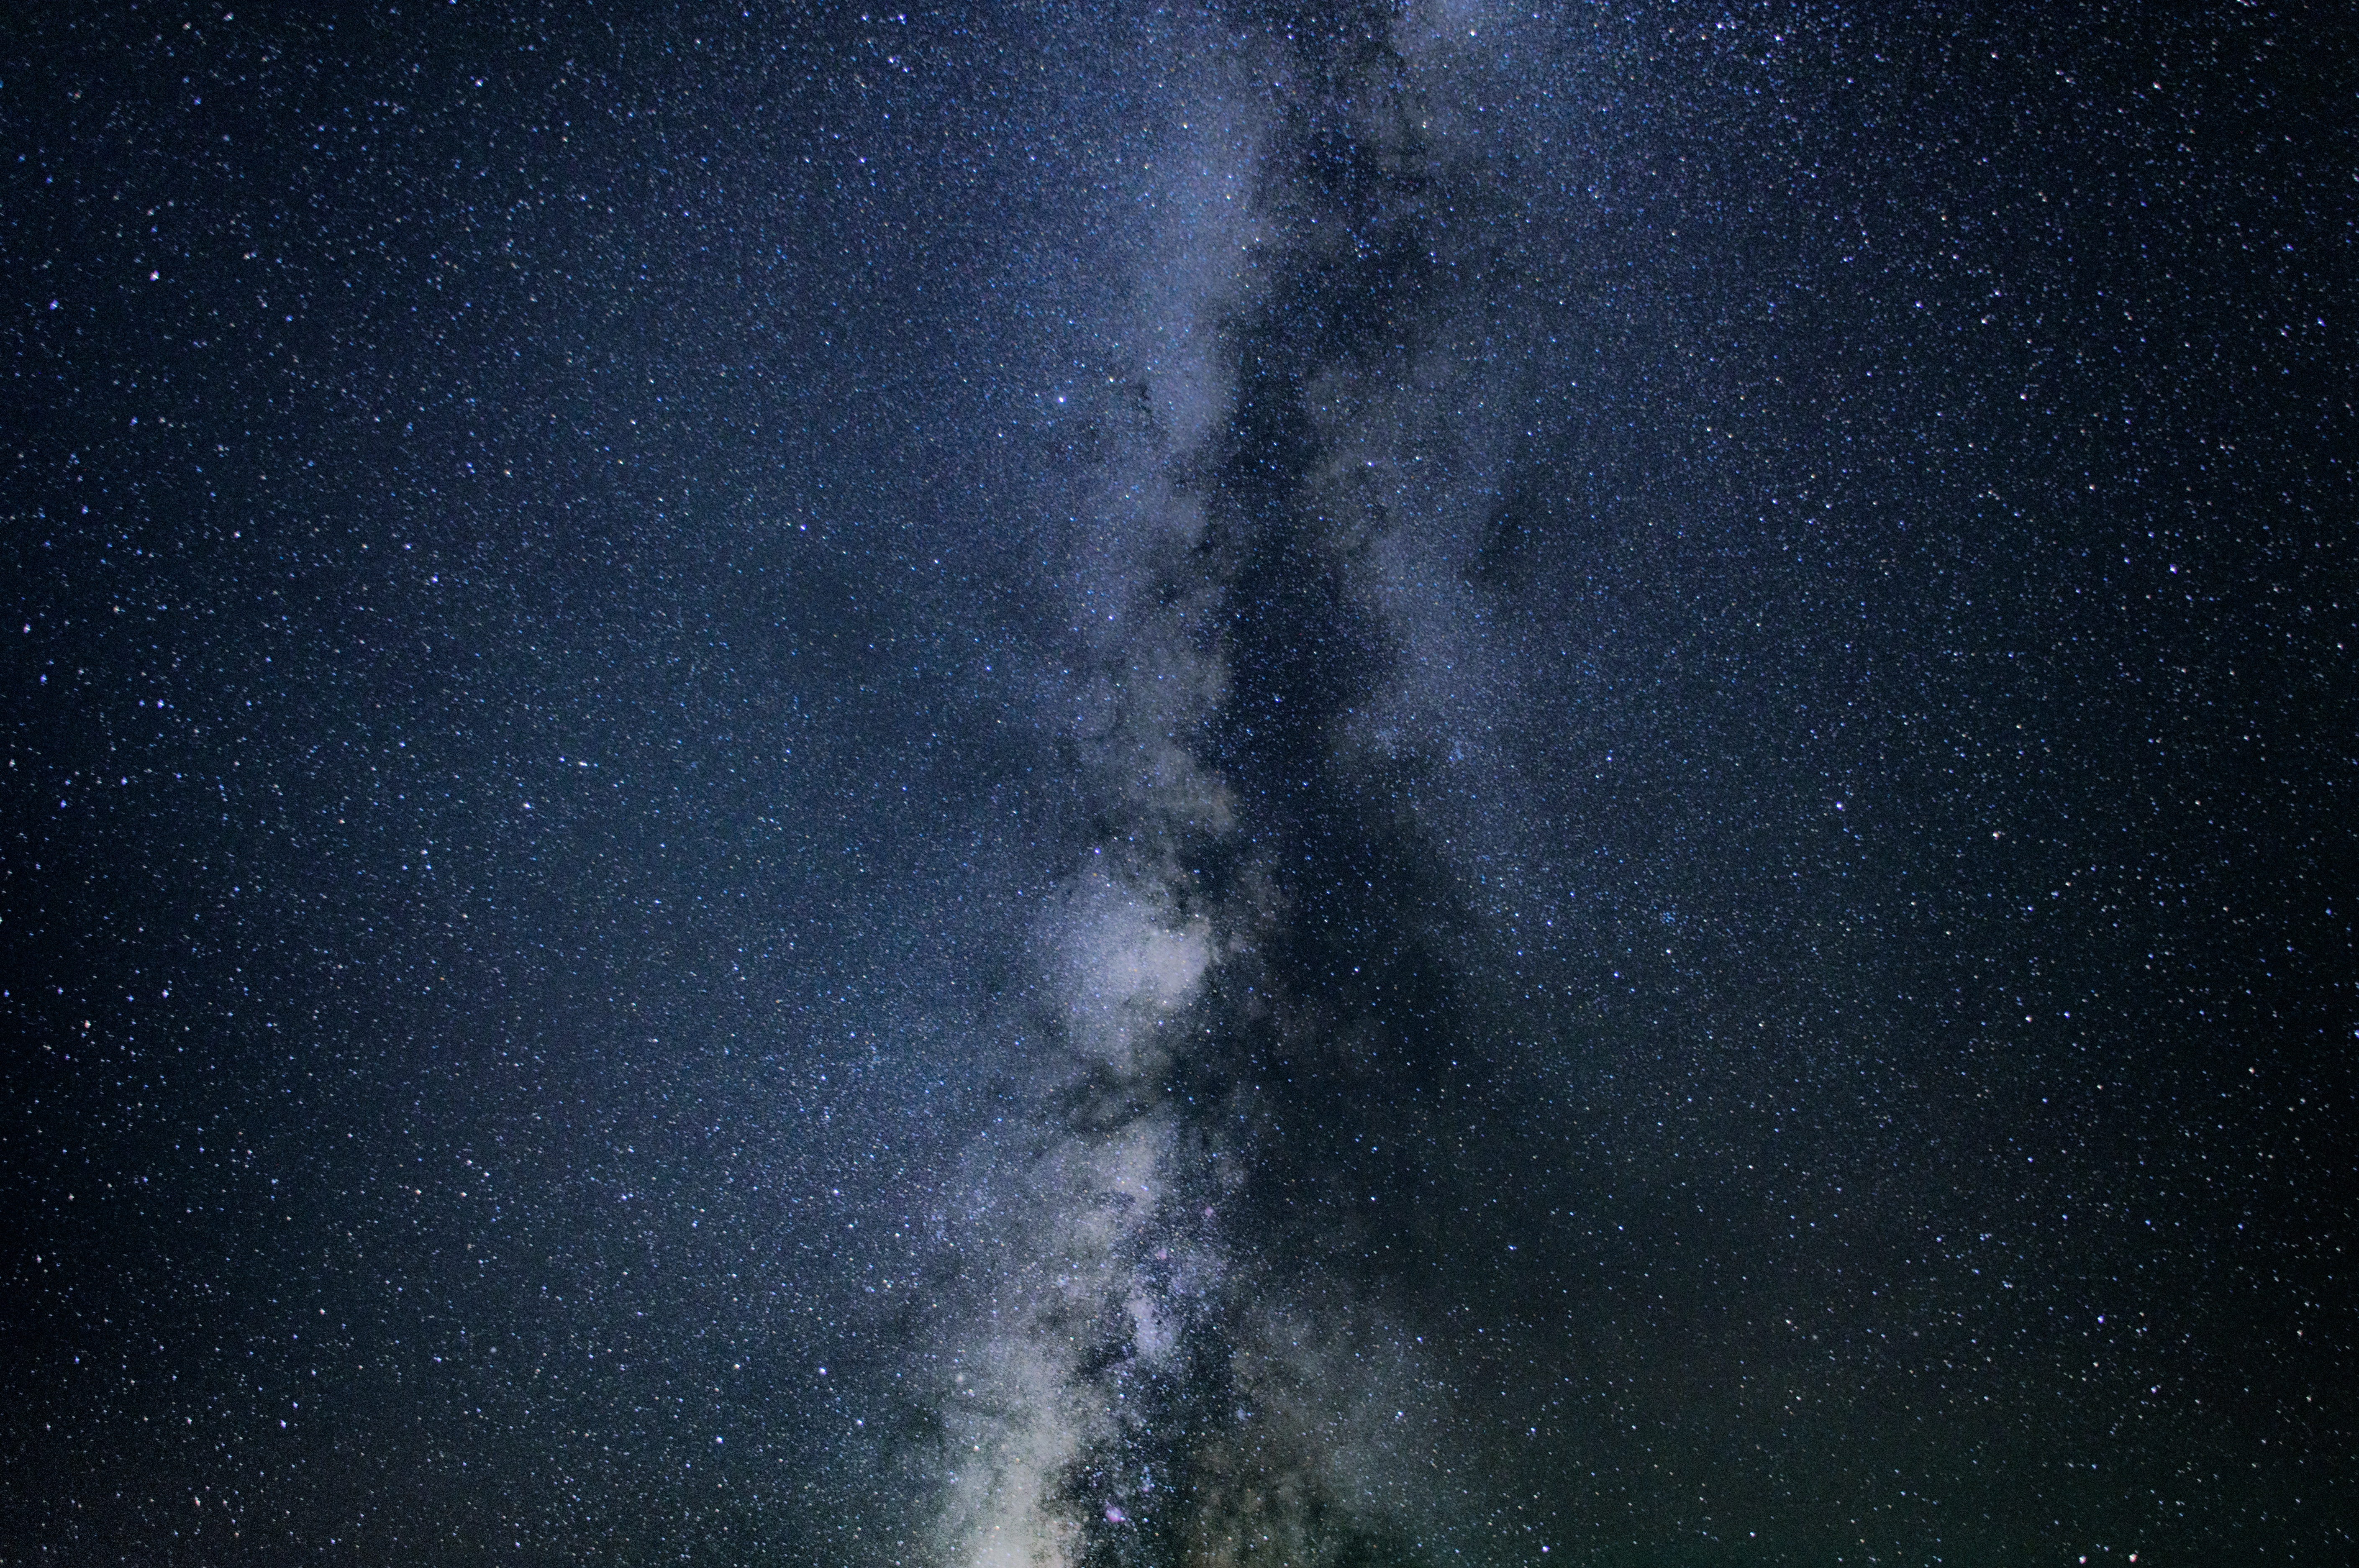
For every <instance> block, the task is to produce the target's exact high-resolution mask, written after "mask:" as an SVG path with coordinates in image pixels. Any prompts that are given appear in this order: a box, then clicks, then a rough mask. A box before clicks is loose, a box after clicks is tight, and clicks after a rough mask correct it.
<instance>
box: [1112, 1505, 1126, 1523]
mask: <svg viewBox="0 0 2359 1568" xmlns="http://www.w3.org/2000/svg"><path fill="white" fill-rule="evenodd" d="M1129 1522H1130V1516H1129V1515H1128V1514H1126V1513H1125V1512H1123V1511H1122V1510H1121V1509H1120V1508H1113V1507H1109V1508H1107V1509H1106V1523H1108V1524H1128V1523H1129Z"/></svg>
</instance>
